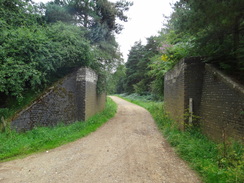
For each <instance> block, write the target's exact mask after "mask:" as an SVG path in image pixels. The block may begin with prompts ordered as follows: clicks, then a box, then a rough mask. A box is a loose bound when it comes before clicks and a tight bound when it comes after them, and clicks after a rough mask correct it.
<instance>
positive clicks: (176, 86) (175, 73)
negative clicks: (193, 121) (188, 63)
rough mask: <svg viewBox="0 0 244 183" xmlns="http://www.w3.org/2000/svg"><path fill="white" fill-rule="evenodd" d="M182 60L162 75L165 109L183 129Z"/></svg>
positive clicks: (183, 65) (183, 66)
mask: <svg viewBox="0 0 244 183" xmlns="http://www.w3.org/2000/svg"><path fill="white" fill-rule="evenodd" d="M184 69H185V63H184V60H182V61H181V62H179V63H178V64H177V65H176V66H175V67H174V69H172V70H170V71H169V72H167V74H166V75H165V77H164V102H165V110H166V111H167V112H169V115H170V117H171V118H172V119H174V120H175V121H177V122H178V124H179V125H180V128H181V129H182V130H183V129H184V122H183V121H184V119H183V118H184V105H185V104H184V93H185V92H184Z"/></svg>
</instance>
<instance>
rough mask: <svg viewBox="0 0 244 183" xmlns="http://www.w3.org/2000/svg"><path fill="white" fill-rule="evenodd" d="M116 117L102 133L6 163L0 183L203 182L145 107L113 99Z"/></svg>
mask: <svg viewBox="0 0 244 183" xmlns="http://www.w3.org/2000/svg"><path fill="white" fill-rule="evenodd" d="M111 98H112V99H113V100H114V101H115V102H116V103H117V104H118V113H117V114H116V116H115V117H114V118H113V119H111V120H110V121H109V122H107V123H106V124H105V125H103V126H102V127H101V128H100V129H98V130H97V131H96V132H94V133H92V134H90V135H89V136H87V137H85V138H82V139H80V140H77V141H75V142H73V143H70V144H67V145H64V146H61V147H59V148H56V149H53V150H50V151H48V152H44V153H38V154H35V155H31V156H29V157H27V158H24V159H19V160H14V161H10V162H6V163H1V164H0V183H5V182H6V183H30V182H33V183H38V182H41V183H47V182H51V183H61V182H63V183H86V182H87V183H116V182H123V183H143V182H144V183H150V182H151V183H198V182H200V180H199V179H198V177H197V175H196V174H195V173H194V172H193V171H191V170H190V169H189V167H188V166H187V165H186V164H185V163H184V162H183V161H182V160H180V159H179V158H178V157H177V156H176V155H175V153H174V152H173V151H172V149H171V148H170V147H169V146H168V145H167V143H166V142H165V140H164V139H163V137H162V136H161V135H160V133H159V132H158V130H157V127H156V126H155V124H154V122H153V119H152V117H151V116H150V114H149V113H148V112H147V111H146V110H145V109H143V108H141V107H139V106H136V105H134V104H131V103H129V102H126V101H124V100H122V99H120V98H118V97H111Z"/></svg>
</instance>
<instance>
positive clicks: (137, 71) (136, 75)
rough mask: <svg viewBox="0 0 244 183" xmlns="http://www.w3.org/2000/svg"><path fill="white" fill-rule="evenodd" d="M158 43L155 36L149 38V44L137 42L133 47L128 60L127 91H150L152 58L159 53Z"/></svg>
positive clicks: (125, 84) (142, 92)
mask: <svg viewBox="0 0 244 183" xmlns="http://www.w3.org/2000/svg"><path fill="white" fill-rule="evenodd" d="M157 52H158V51H157V43H156V41H155V40H154V37H150V38H148V39H147V44H146V45H142V43H141V42H136V43H135V45H134V46H133V47H132V48H131V50H130V53H129V57H128V61H127V62H126V77H125V80H124V82H125V83H124V86H125V92H128V93H133V92H137V93H139V94H144V93H148V92H150V90H151V89H150V87H151V86H150V84H151V82H152V80H153V78H152V77H150V76H149V75H148V72H149V70H150V69H149V67H148V66H149V64H150V58H151V57H152V56H153V55H155V54H156V53H157Z"/></svg>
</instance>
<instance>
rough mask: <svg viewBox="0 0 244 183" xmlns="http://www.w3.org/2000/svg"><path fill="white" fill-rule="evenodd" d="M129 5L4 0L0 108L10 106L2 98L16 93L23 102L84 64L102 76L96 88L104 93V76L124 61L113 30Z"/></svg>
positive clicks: (0, 20) (104, 0)
mask: <svg viewBox="0 0 244 183" xmlns="http://www.w3.org/2000/svg"><path fill="white" fill-rule="evenodd" d="M131 5H132V4H131V3H128V2H126V1H121V2H118V3H115V4H114V3H111V2H109V1H107V0H97V1H87V0H85V1H77V0H71V1H64V0H55V1H52V2H49V3H47V4H40V5H37V4H34V3H33V2H32V1H30V0H13V1H7V0H1V1H0V64H1V70H0V83H1V85H0V96H1V99H0V106H1V107H2V106H4V105H6V100H4V99H3V98H8V97H10V98H11V97H13V96H14V97H15V98H17V99H18V101H19V102H20V101H21V100H22V99H23V94H24V93H25V92H26V91H28V90H39V89H42V88H44V87H46V86H47V85H48V84H49V83H51V82H53V81H55V80H56V78H58V77H63V76H64V75H65V74H67V73H69V72H71V71H73V70H74V69H75V68H78V67H82V66H86V67H91V68H93V69H94V70H95V71H96V72H97V73H98V74H99V84H98V85H99V87H98V90H99V91H100V90H103V91H104V89H105V88H106V86H102V85H104V84H105V83H104V82H102V81H101V80H102V79H103V80H104V79H106V78H105V77H106V73H108V71H110V70H111V69H112V68H113V67H116V66H117V65H118V64H119V63H120V61H121V59H120V53H119V52H118V44H117V43H116V41H115V37H114V33H113V32H117V29H118V26H119V25H118V24H117V23H116V17H118V18H120V19H121V20H123V21H126V20H127V17H126V16H125V14H124V12H125V11H127V10H128V8H129V7H130V6H131ZM82 25H83V26H82ZM104 73H105V74H104ZM2 97H3V98H2Z"/></svg>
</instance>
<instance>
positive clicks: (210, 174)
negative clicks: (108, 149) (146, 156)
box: [122, 94, 244, 183]
mask: <svg viewBox="0 0 244 183" xmlns="http://www.w3.org/2000/svg"><path fill="white" fill-rule="evenodd" d="M122 96H123V97H126V100H129V101H131V102H133V103H135V104H138V105H140V106H142V107H144V108H146V109H147V110H148V111H149V112H150V113H151V115H152V116H153V118H154V120H155V122H156V124H157V125H158V128H159V130H160V131H161V132H162V133H163V135H164V137H165V138H166V140H167V141H168V142H169V143H170V144H171V146H173V147H174V149H175V151H176V152H177V153H178V154H179V155H180V156H181V157H182V158H183V159H184V160H186V161H187V162H189V164H190V166H191V167H192V168H193V169H195V170H196V171H197V172H198V173H199V174H200V175H201V177H202V179H203V181H204V182H207V183H213V182H216V183H217V182H223V183H224V182H225V183H232V182H236V183H242V182H244V176H243V172H244V146H243V144H242V143H238V142H235V141H228V142H227V143H226V144H223V143H214V142H212V141H211V140H209V139H208V138H207V137H206V136H205V135H203V134H202V133H201V132H200V131H199V130H198V129H189V130H188V131H185V132H182V131H180V130H179V128H178V125H177V123H176V122H174V121H172V120H171V119H169V117H168V115H167V114H166V113H164V108H163V103H162V102H159V103H158V102H152V101H148V100H145V98H144V99H142V98H143V97H141V96H140V97H141V98H138V97H137V96H135V95H134V94H133V95H129V96H126V95H122Z"/></svg>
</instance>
